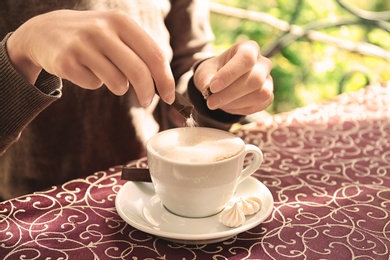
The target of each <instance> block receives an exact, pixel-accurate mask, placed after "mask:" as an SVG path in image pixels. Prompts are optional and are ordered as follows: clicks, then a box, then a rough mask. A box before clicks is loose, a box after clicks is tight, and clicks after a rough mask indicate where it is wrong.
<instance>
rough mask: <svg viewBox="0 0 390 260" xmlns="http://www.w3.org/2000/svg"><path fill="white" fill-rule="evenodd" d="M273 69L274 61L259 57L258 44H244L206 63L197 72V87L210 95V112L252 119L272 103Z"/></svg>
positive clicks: (250, 42) (195, 76)
mask: <svg viewBox="0 0 390 260" xmlns="http://www.w3.org/2000/svg"><path fill="white" fill-rule="evenodd" d="M271 68H272V64H271V61H270V60H269V59H268V58H265V57H263V56H262V55H261V54H260V48H259V46H258V44H257V43H256V42H253V41H244V42H240V43H237V44H235V45H233V46H232V47H231V48H230V49H228V50H227V51H226V52H224V53H223V54H221V55H220V56H217V57H214V58H211V59H208V60H205V61H203V62H202V63H201V64H200V65H199V66H198V68H197V70H196V71H195V75H194V83H195V85H196V86H197V88H198V89H199V91H201V92H202V93H206V92H207V89H209V90H210V91H211V93H212V94H211V95H210V96H209V97H208V98H207V105H208V107H209V108H210V109H217V108H220V109H222V110H223V111H225V112H228V113H231V114H237V115H249V114H252V113H254V112H257V111H261V110H264V109H265V108H267V107H268V106H269V105H270V104H271V103H272V101H273V97H274V96H273V81H272V77H271V75H270V72H271Z"/></svg>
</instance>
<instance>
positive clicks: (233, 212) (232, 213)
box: [220, 202, 246, 228]
mask: <svg viewBox="0 0 390 260" xmlns="http://www.w3.org/2000/svg"><path fill="white" fill-rule="evenodd" d="M245 219H246V218H245V214H244V212H242V210H241V209H240V207H239V205H238V203H237V202H236V203H234V205H233V207H231V208H227V209H225V210H224V211H222V213H221V215H220V221H221V222H222V224H224V225H225V226H227V227H234V228H235V227H239V226H241V225H242V224H243V223H244V222H245Z"/></svg>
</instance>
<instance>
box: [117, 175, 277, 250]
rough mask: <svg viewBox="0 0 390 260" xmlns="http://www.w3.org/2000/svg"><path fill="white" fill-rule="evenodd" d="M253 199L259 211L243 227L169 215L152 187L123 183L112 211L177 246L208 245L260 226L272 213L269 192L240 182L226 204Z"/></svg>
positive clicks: (257, 183) (215, 218)
mask: <svg viewBox="0 0 390 260" xmlns="http://www.w3.org/2000/svg"><path fill="white" fill-rule="evenodd" d="M248 196H257V197H259V198H260V199H261V200H262V203H263V206H262V208H261V210H260V211H259V212H258V213H256V214H254V215H252V216H247V217H246V221H245V223H244V224H242V225H241V226H239V227H237V228H229V227H226V226H225V225H223V224H222V223H220V222H219V215H220V214H216V215H214V216H210V217H206V218H185V217H180V216H177V215H175V214H173V213H171V212H169V211H168V210H167V209H166V208H165V207H164V206H163V205H162V203H161V201H160V199H159V197H158V196H157V195H156V194H155V192H154V188H153V184H152V183H143V182H130V181H129V182H127V183H126V184H125V185H123V187H122V188H121V189H120V190H119V192H118V195H117V197H116V200H115V207H116V210H117V211H118V213H119V215H120V216H121V218H122V219H123V220H124V221H126V222H127V223H128V224H130V225H131V226H133V227H135V228H137V229H139V230H141V231H143V232H146V233H149V234H152V235H155V236H158V237H161V238H163V239H165V240H168V241H172V242H176V243H181V244H210V243H215V242H220V241H224V240H227V239H229V238H231V237H233V236H235V235H237V234H239V233H241V232H244V231H246V230H249V229H251V228H253V227H255V226H257V225H259V224H260V223H261V222H263V221H264V220H265V219H266V218H267V217H268V216H269V215H270V214H271V212H272V209H273V205H274V200H273V197H272V194H271V192H270V191H269V189H268V188H267V187H266V186H265V185H264V184H263V183H261V182H260V181H258V180H257V179H255V178H253V177H249V178H247V179H246V180H244V181H243V182H242V183H241V184H240V185H239V186H238V188H237V191H236V193H235V195H234V196H233V198H232V200H231V201H230V202H229V203H230V205H228V206H231V205H233V203H234V202H236V201H237V200H238V199H239V198H240V197H248Z"/></svg>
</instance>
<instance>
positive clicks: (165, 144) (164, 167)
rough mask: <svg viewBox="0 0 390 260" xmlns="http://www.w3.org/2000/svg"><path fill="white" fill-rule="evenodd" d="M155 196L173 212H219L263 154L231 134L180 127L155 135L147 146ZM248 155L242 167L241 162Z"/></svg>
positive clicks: (190, 214) (204, 214)
mask: <svg viewBox="0 0 390 260" xmlns="http://www.w3.org/2000/svg"><path fill="white" fill-rule="evenodd" d="M146 151H147V158H148V165H149V171H150V174H151V178H152V182H153V184H154V187H155V191H156V194H157V196H158V197H159V198H160V200H161V202H162V203H163V204H164V206H165V207H166V208H167V209H168V210H169V211H171V212H172V213H174V214H177V215H180V216H184V217H193V218H200V217H207V216H211V215H214V214H217V213H219V212H220V211H222V210H223V209H224V207H225V206H226V204H227V203H228V202H229V201H230V199H231V198H232V196H233V194H234V192H235V190H236V188H237V186H238V185H239V183H240V182H242V181H243V180H244V179H246V178H248V177H249V176H251V175H252V174H253V173H254V172H255V171H256V170H257V169H258V168H259V167H260V165H261V163H262V162H263V154H262V152H261V150H260V149H259V148H258V147H257V146H254V145H251V144H245V143H244V141H243V140H242V139H241V138H239V137H237V136H235V135H234V134H232V133H229V132H226V131H223V130H218V129H212V128H205V127H181V128H174V129H170V130H165V131H162V132H160V133H158V134H156V135H154V136H153V137H152V138H151V139H150V140H149V141H148V143H147V145H146ZM247 154H252V155H253V156H252V159H251V161H250V163H249V164H248V165H247V166H246V167H245V168H244V159H245V157H246V155H247Z"/></svg>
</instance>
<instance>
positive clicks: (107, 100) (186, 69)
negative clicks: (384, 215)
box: [0, 0, 237, 199]
mask: <svg viewBox="0 0 390 260" xmlns="http://www.w3.org/2000/svg"><path fill="white" fill-rule="evenodd" d="M0 7H1V8H0V39H1V38H3V41H1V44H0V154H1V157H0V198H1V197H2V198H3V199H8V198H11V197H15V196H18V195H22V194H26V193H30V192H33V191H36V190H41V189H44V188H47V187H49V186H51V185H55V184H61V183H64V182H65V181H67V180H70V179H73V178H78V177H82V176H85V175H89V174H92V173H93V172H95V171H97V170H103V169H106V168H108V167H110V166H115V165H119V164H124V163H126V162H128V161H130V160H133V159H135V158H139V157H140V156H143V155H144V144H145V141H146V140H147V139H148V138H149V137H150V136H151V135H153V134H154V133H156V132H157V131H159V130H161V129H164V128H167V127H171V126H172V124H171V123H170V121H169V116H171V115H173V116H174V115H175V114H174V112H171V111H170V110H169V107H168V106H166V105H165V104H154V105H152V106H151V107H149V108H147V109H144V108H142V107H140V106H139V104H138V102H137V100H136V98H135V95H134V93H133V92H132V91H129V92H128V93H126V94H125V95H124V96H121V97H118V96H115V95H113V94H112V93H110V92H109V91H108V90H107V89H106V88H105V87H102V88H100V89H99V90H95V91H90V90H85V89H82V88H80V87H78V86H75V85H73V84H72V83H70V82H67V81H65V80H61V79H59V78H57V77H55V76H53V75H49V74H48V73H46V72H45V71H42V72H41V74H40V76H39V78H38V80H37V81H36V83H35V84H34V85H31V84H29V83H28V82H27V81H26V80H24V79H23V78H22V77H21V76H20V75H19V74H18V73H17V72H16V71H15V70H14V68H13V67H12V64H11V63H10V61H9V58H8V55H7V52H6V42H7V38H8V35H9V32H12V31H13V30H16V29H17V27H18V26H20V25H21V24H22V23H23V22H24V21H26V20H28V19H29V18H31V17H33V16H36V15H38V14H41V13H45V12H49V11H52V10H58V9H77V10H91V9H98V10H104V9H112V8H118V9H121V10H123V11H124V12H127V13H128V14H129V15H130V16H131V17H132V19H134V20H135V21H136V22H138V23H139V25H141V27H143V28H144V29H145V31H146V32H147V33H149V34H150V35H151V36H152V38H153V39H154V40H155V41H156V42H158V43H159V44H160V46H161V47H162V49H163V50H164V51H165V52H166V55H167V57H169V58H170V59H171V68H172V71H173V74H174V77H175V80H176V82H177V85H178V86H177V88H178V89H179V90H180V91H181V92H186V93H185V94H187V95H188V96H189V98H190V99H191V100H192V101H193V103H194V104H195V106H196V109H197V112H196V119H197V121H198V122H199V123H200V124H201V125H207V126H213V127H219V128H228V127H229V126H230V124H231V123H232V122H234V121H235V120H236V119H237V117H236V116H232V115H229V114H226V113H223V112H222V111H216V112H212V111H209V110H208V109H207V107H206V105H205V102H204V101H203V99H202V96H201V94H200V93H199V92H198V91H197V90H196V88H195V87H194V86H193V83H192V80H191V75H192V74H191V73H192V72H191V67H192V66H193V64H194V63H195V62H196V61H198V60H200V59H203V58H205V57H209V56H210V50H211V48H210V41H211V40H212V38H213V35H212V33H211V30H210V26H209V23H208V5H207V1H203V0H195V1H190V0H178V1H173V0H172V1H168V0H158V1H153V0H111V1H110V0H95V1H93V0H67V1H60V0H57V1H55V0H28V1H26V0H0ZM129 33H131V32H129ZM188 79H190V80H188ZM187 86H188V87H187ZM161 103H162V102H161ZM171 121H172V120H171Z"/></svg>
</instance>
